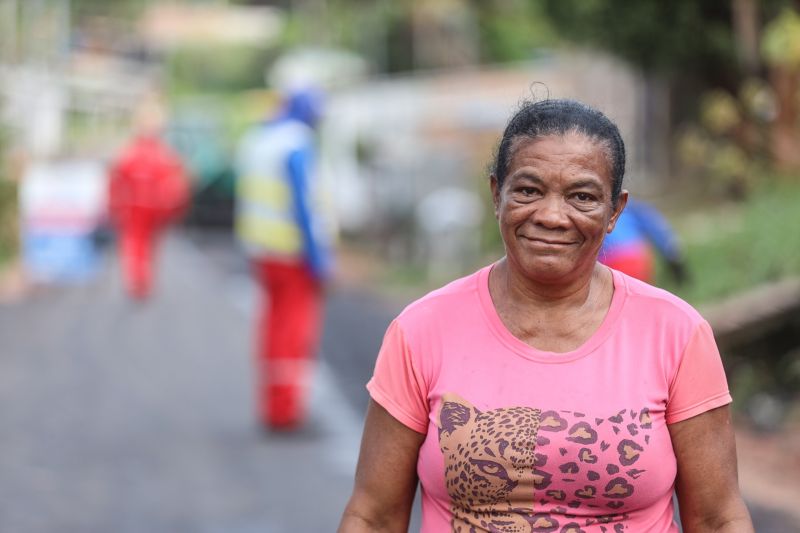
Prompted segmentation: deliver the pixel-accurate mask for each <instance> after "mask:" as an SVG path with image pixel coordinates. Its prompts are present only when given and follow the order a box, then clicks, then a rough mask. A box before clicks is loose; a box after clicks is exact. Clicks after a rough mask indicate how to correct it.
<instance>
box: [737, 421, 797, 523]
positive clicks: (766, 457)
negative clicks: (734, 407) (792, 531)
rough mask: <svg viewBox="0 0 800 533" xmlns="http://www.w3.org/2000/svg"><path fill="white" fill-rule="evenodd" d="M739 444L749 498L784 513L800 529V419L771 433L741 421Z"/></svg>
mask: <svg viewBox="0 0 800 533" xmlns="http://www.w3.org/2000/svg"><path fill="white" fill-rule="evenodd" d="M736 446H737V452H738V455H739V484H740V486H741V489H742V494H743V495H744V497H745V499H746V500H747V501H749V502H752V503H754V504H756V505H759V506H761V507H763V508H765V509H772V510H775V511H778V512H780V513H782V514H783V515H785V516H786V517H787V518H790V519H792V520H793V523H794V525H796V526H797V529H796V531H800V420H792V421H790V422H789V423H787V424H786V425H785V426H784V427H783V428H782V429H781V430H780V431H777V432H770V433H763V432H758V431H755V430H753V429H752V428H751V427H750V426H748V425H746V424H744V423H740V424H737V427H736Z"/></svg>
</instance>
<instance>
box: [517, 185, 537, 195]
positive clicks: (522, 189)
mask: <svg viewBox="0 0 800 533" xmlns="http://www.w3.org/2000/svg"><path fill="white" fill-rule="evenodd" d="M519 192H520V193H521V194H522V195H524V196H533V195H534V194H536V189H534V188H533V187H520V189H519Z"/></svg>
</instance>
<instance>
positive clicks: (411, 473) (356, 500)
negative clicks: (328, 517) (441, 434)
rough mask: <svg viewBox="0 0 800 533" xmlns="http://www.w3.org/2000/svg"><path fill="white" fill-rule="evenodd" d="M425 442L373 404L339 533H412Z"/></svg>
mask: <svg viewBox="0 0 800 533" xmlns="http://www.w3.org/2000/svg"><path fill="white" fill-rule="evenodd" d="M424 440H425V435H422V434H421V433H417V432H416V431H414V430H412V429H409V428H408V427H406V426H405V425H403V424H402V423H400V422H398V421H397V420H396V419H395V418H394V417H393V416H392V415H390V414H389V413H388V412H387V411H386V409H384V408H383V407H381V406H380V405H379V404H378V403H376V402H375V401H373V400H370V403H369V408H368V410H367V420H366V422H365V423H364V436H363V437H362V439H361V453H360V455H359V458H358V467H357V468H356V480H355V486H354V488H353V494H352V496H351V497H350V501H349V503H348V504H347V507H346V508H345V511H344V516H343V517H342V523H341V524H340V525H339V533H360V532H378V531H386V532H390V531H392V532H393V531H402V532H405V531H407V530H408V520H409V517H410V515H411V505H412V504H413V502H414V493H415V491H416V488H417V456H418V454H419V447H420V446H421V445H422V442H423V441H424Z"/></svg>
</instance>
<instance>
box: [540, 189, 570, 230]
mask: <svg viewBox="0 0 800 533" xmlns="http://www.w3.org/2000/svg"><path fill="white" fill-rule="evenodd" d="M566 207H567V206H566V205H565V202H564V201H563V199H562V198H560V197H558V196H555V195H554V196H545V197H544V198H542V199H541V200H540V201H539V202H537V206H536V209H535V210H534V212H533V214H532V215H531V218H532V219H533V221H534V222H535V223H536V224H540V225H542V226H544V227H547V228H559V227H563V226H564V225H566V224H568V223H569V218H568V217H567V214H566Z"/></svg>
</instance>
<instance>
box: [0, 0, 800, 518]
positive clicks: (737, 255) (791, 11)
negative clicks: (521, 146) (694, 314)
mask: <svg viewBox="0 0 800 533" xmlns="http://www.w3.org/2000/svg"><path fill="white" fill-rule="evenodd" d="M297 80H304V81H309V82H313V83H314V84H316V85H318V86H320V87H323V88H324V89H325V92H326V106H325V107H326V112H325V116H324V120H323V122H322V124H321V127H320V131H319V145H320V155H321V171H322V175H323V179H324V181H325V183H326V184H327V185H328V187H329V189H330V191H331V192H332V199H333V205H334V206H335V213H336V220H337V226H338V233H339V235H340V237H339V249H338V270H337V276H336V280H335V283H334V284H333V285H332V286H331V287H330V289H329V295H328V296H329V297H328V302H327V309H326V320H325V333H324V338H323V344H322V353H321V359H320V364H319V367H318V369H317V374H316V377H315V382H314V387H313V399H312V413H311V423H310V424H309V426H308V428H306V429H305V430H303V431H302V432H300V433H298V434H294V435H283V436H276V435H272V436H269V437H265V436H264V435H263V434H260V433H259V432H258V428H257V427H256V425H255V423H254V421H253V413H252V406H251V404H252V398H251V395H252V383H251V379H252V378H251V368H250V364H251V351H252V346H251V345H252V332H251V330H252V326H253V321H254V317H253V313H254V306H255V299H256V290H255V287H254V285H253V282H252V281H251V279H250V277H249V273H248V266H247V262H246V260H245V258H244V256H243V255H242V253H241V251H240V250H239V249H238V248H237V245H236V243H235V239H234V237H233V232H232V222H233V207H234V186H235V180H236V175H235V172H234V166H233V161H234V153H235V149H236V143H237V141H238V140H239V139H240V137H241V135H242V134H243V132H244V131H245V129H246V128H247V127H248V126H251V125H253V124H254V123H257V122H258V121H260V120H262V119H264V118H265V117H267V116H268V115H269V114H270V112H272V111H273V110H274V108H275V106H276V103H277V94H278V92H279V91H280V90H281V89H282V88H285V87H286V86H288V85H290V84H292V83H294V82H296V81H297ZM156 88H157V89H158V90H159V91H160V93H161V94H162V97H163V101H164V103H165V108H166V110H167V114H166V122H165V137H166V139H167V140H168V141H169V143H170V144H171V145H172V146H173V147H174V149H175V150H176V151H177V153H178V154H180V156H181V158H182V159H183V161H184V163H185V165H186V166H187V168H188V169H189V171H190V178H191V204H190V207H189V210H188V212H187V213H186V215H185V217H184V218H183V221H182V223H181V224H180V225H179V226H177V227H175V228H173V230H172V231H171V232H170V234H169V235H168V237H167V238H166V239H165V242H164V243H163V244H162V246H161V249H160V251H159V259H158V264H159V266H158V270H157V275H156V286H157V288H156V290H155V293H154V295H153V297H152V298H151V299H150V300H148V301H147V302H145V303H136V302H130V301H128V300H127V298H126V297H125V295H124V291H123V288H122V280H121V277H120V274H119V260H118V259H117V257H116V255H115V253H114V250H115V240H116V235H115V232H114V231H113V228H112V226H111V225H110V224H109V206H108V199H107V194H106V191H107V189H108V180H109V172H108V169H109V164H110V162H111V161H112V159H113V158H114V156H115V154H116V153H117V152H118V151H119V150H120V148H121V147H122V145H123V144H124V143H125V142H126V140H127V139H128V138H129V137H130V135H131V132H132V129H133V127H134V115H135V110H136V109H137V106H138V105H139V103H140V102H141V101H142V99H143V98H146V96H147V95H148V94H151V93H152V91H153V90H154V89H156ZM548 96H551V97H558V98H576V99H579V100H582V101H584V102H586V103H588V104H590V105H593V106H595V107H598V108H600V109H602V110H603V111H605V112H606V113H607V114H608V115H609V116H610V117H611V118H612V119H613V120H614V121H615V122H616V123H617V124H618V125H619V127H620V129H621V131H622V135H623V138H624V139H625V142H626V145H627V149H628V154H629V155H628V157H629V159H628V167H627V177H626V180H627V185H626V186H627V188H629V189H630V190H631V192H632V194H633V195H634V196H636V197H637V198H640V199H642V200H645V201H647V202H649V203H651V204H652V205H654V206H657V207H658V208H659V210H660V211H661V212H662V213H663V214H664V215H665V217H666V219H667V220H668V221H669V223H670V225H671V226H672V227H673V229H674V231H675V233H676V235H677V237H678V240H679V242H680V246H681V249H682V254H683V258H684V263H685V265H684V267H685V271H686V274H687V275H686V276H685V277H684V278H683V280H682V282H680V283H679V282H678V281H679V280H676V279H675V278H674V277H673V276H671V275H670V270H669V268H668V265H666V264H665V263H664V262H660V263H659V265H658V268H657V277H656V279H655V283H656V284H658V285H660V286H662V287H665V288H667V289H669V290H671V291H673V292H675V293H676V294H678V295H679V296H681V297H683V298H684V299H686V300H688V301H689V302H690V303H692V304H693V305H695V306H697V307H699V308H700V309H701V311H702V312H703V313H704V314H705V316H706V317H707V318H708V319H709V321H710V323H711V324H712V326H713V327H714V330H715V334H716V335H717V340H718V342H719V344H720V347H721V350H722V352H723V358H724V360H725V364H726V369H727V372H728V378H729V381H730V383H731V386H732V389H733V395H734V399H735V402H734V409H735V414H736V424H737V430H738V436H737V442H738V448H739V456H740V457H739V461H740V480H741V485H742V490H743V492H744V495H745V498H746V499H747V501H748V504H749V505H750V506H751V511H752V513H753V516H754V518H755V521H756V528H757V530H758V531H776V532H778V531H781V532H784V531H800V510H798V508H797V502H798V501H800V407H798V406H800V404H798V392H799V391H800V388H799V387H800V207H798V206H800V2H797V1H792V0H713V1H703V2H701V1H693V0H673V1H672V2H662V1H659V0H639V1H637V2H627V1H625V0H593V1H591V2H588V1H582V0H486V1H480V2H479V1H475V0H429V1H425V2H422V1H412V0H402V1H399V0H397V1H389V0H375V1H370V2H368V1H364V0H282V1H249V2H248V1H234V0H227V1H226V0H216V1H215V0H206V1H201V0H195V1H190V0H185V1H170V2H166V1H162V2H159V1H147V0H114V1H108V0H0V405H2V408H0V424H2V427H3V431H2V432H0V529H1V530H3V531H15V532H40V531H60V532H71V531H75V532H78V531H80V532H91V531H98V532H100V531H122V532H124V531H131V532H138V531H149V532H160V531H164V532H173V531H201V532H207V531H208V532H212V531H213V532H217V531H219V532H223V531H225V532H251V531H253V532H254V531H261V532H263V531H268V532H273V531H275V532H280V531H311V532H314V531H330V530H332V529H334V527H335V524H336V523H337V522H338V519H339V515H340V513H341V510H342V508H343V506H344V503H345V501H346V498H347V497H348V495H349V491H350V488H351V484H352V474H353V470H354V465H355V459H356V454H357V451H358V442H359V439H360V431H361V422H362V417H363V413H364V409H365V406H366V402H367V394H366V391H365V389H364V387H363V386H364V384H365V383H366V381H367V379H368V378H369V376H370V374H371V371H372V365H373V363H374V358H375V355H376V354H377V349H378V347H379V345H380V341H381V338H382V335H383V332H384V329H385V327H386V326H387V325H388V323H389V321H390V320H391V319H392V318H393V317H394V316H395V314H396V313H397V312H399V311H400V310H401V309H402V308H403V307H404V305H406V304H407V303H408V302H410V301H411V300H412V299H414V298H416V297H418V296H420V295H422V294H424V293H425V292H426V291H427V290H429V289H431V288H433V287H436V286H438V285H441V284H442V283H443V282H445V281H447V280H449V279H453V278H455V277H457V276H460V275H463V274H467V273H470V272H472V271H474V270H475V269H477V268H478V267H480V266H482V265H485V264H487V263H489V262H491V261H493V260H495V259H497V258H498V257H500V255H501V254H502V245H501V242H500V238H499V235H498V232H497V230H496V226H495V220H494V217H493V214H492V208H491V202H490V195H489V192H488V180H487V175H488V170H487V169H488V165H489V163H490V160H491V157H492V150H493V148H494V147H495V145H496V143H497V141H498V138H499V135H500V133H501V132H502V129H503V127H504V125H505V121H506V120H507V119H508V118H509V116H510V115H511V113H512V112H513V111H514V109H515V108H516V106H517V104H518V102H519V101H520V100H521V99H524V98H534V99H541V98H546V97H548ZM309 502H311V505H309Z"/></svg>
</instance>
